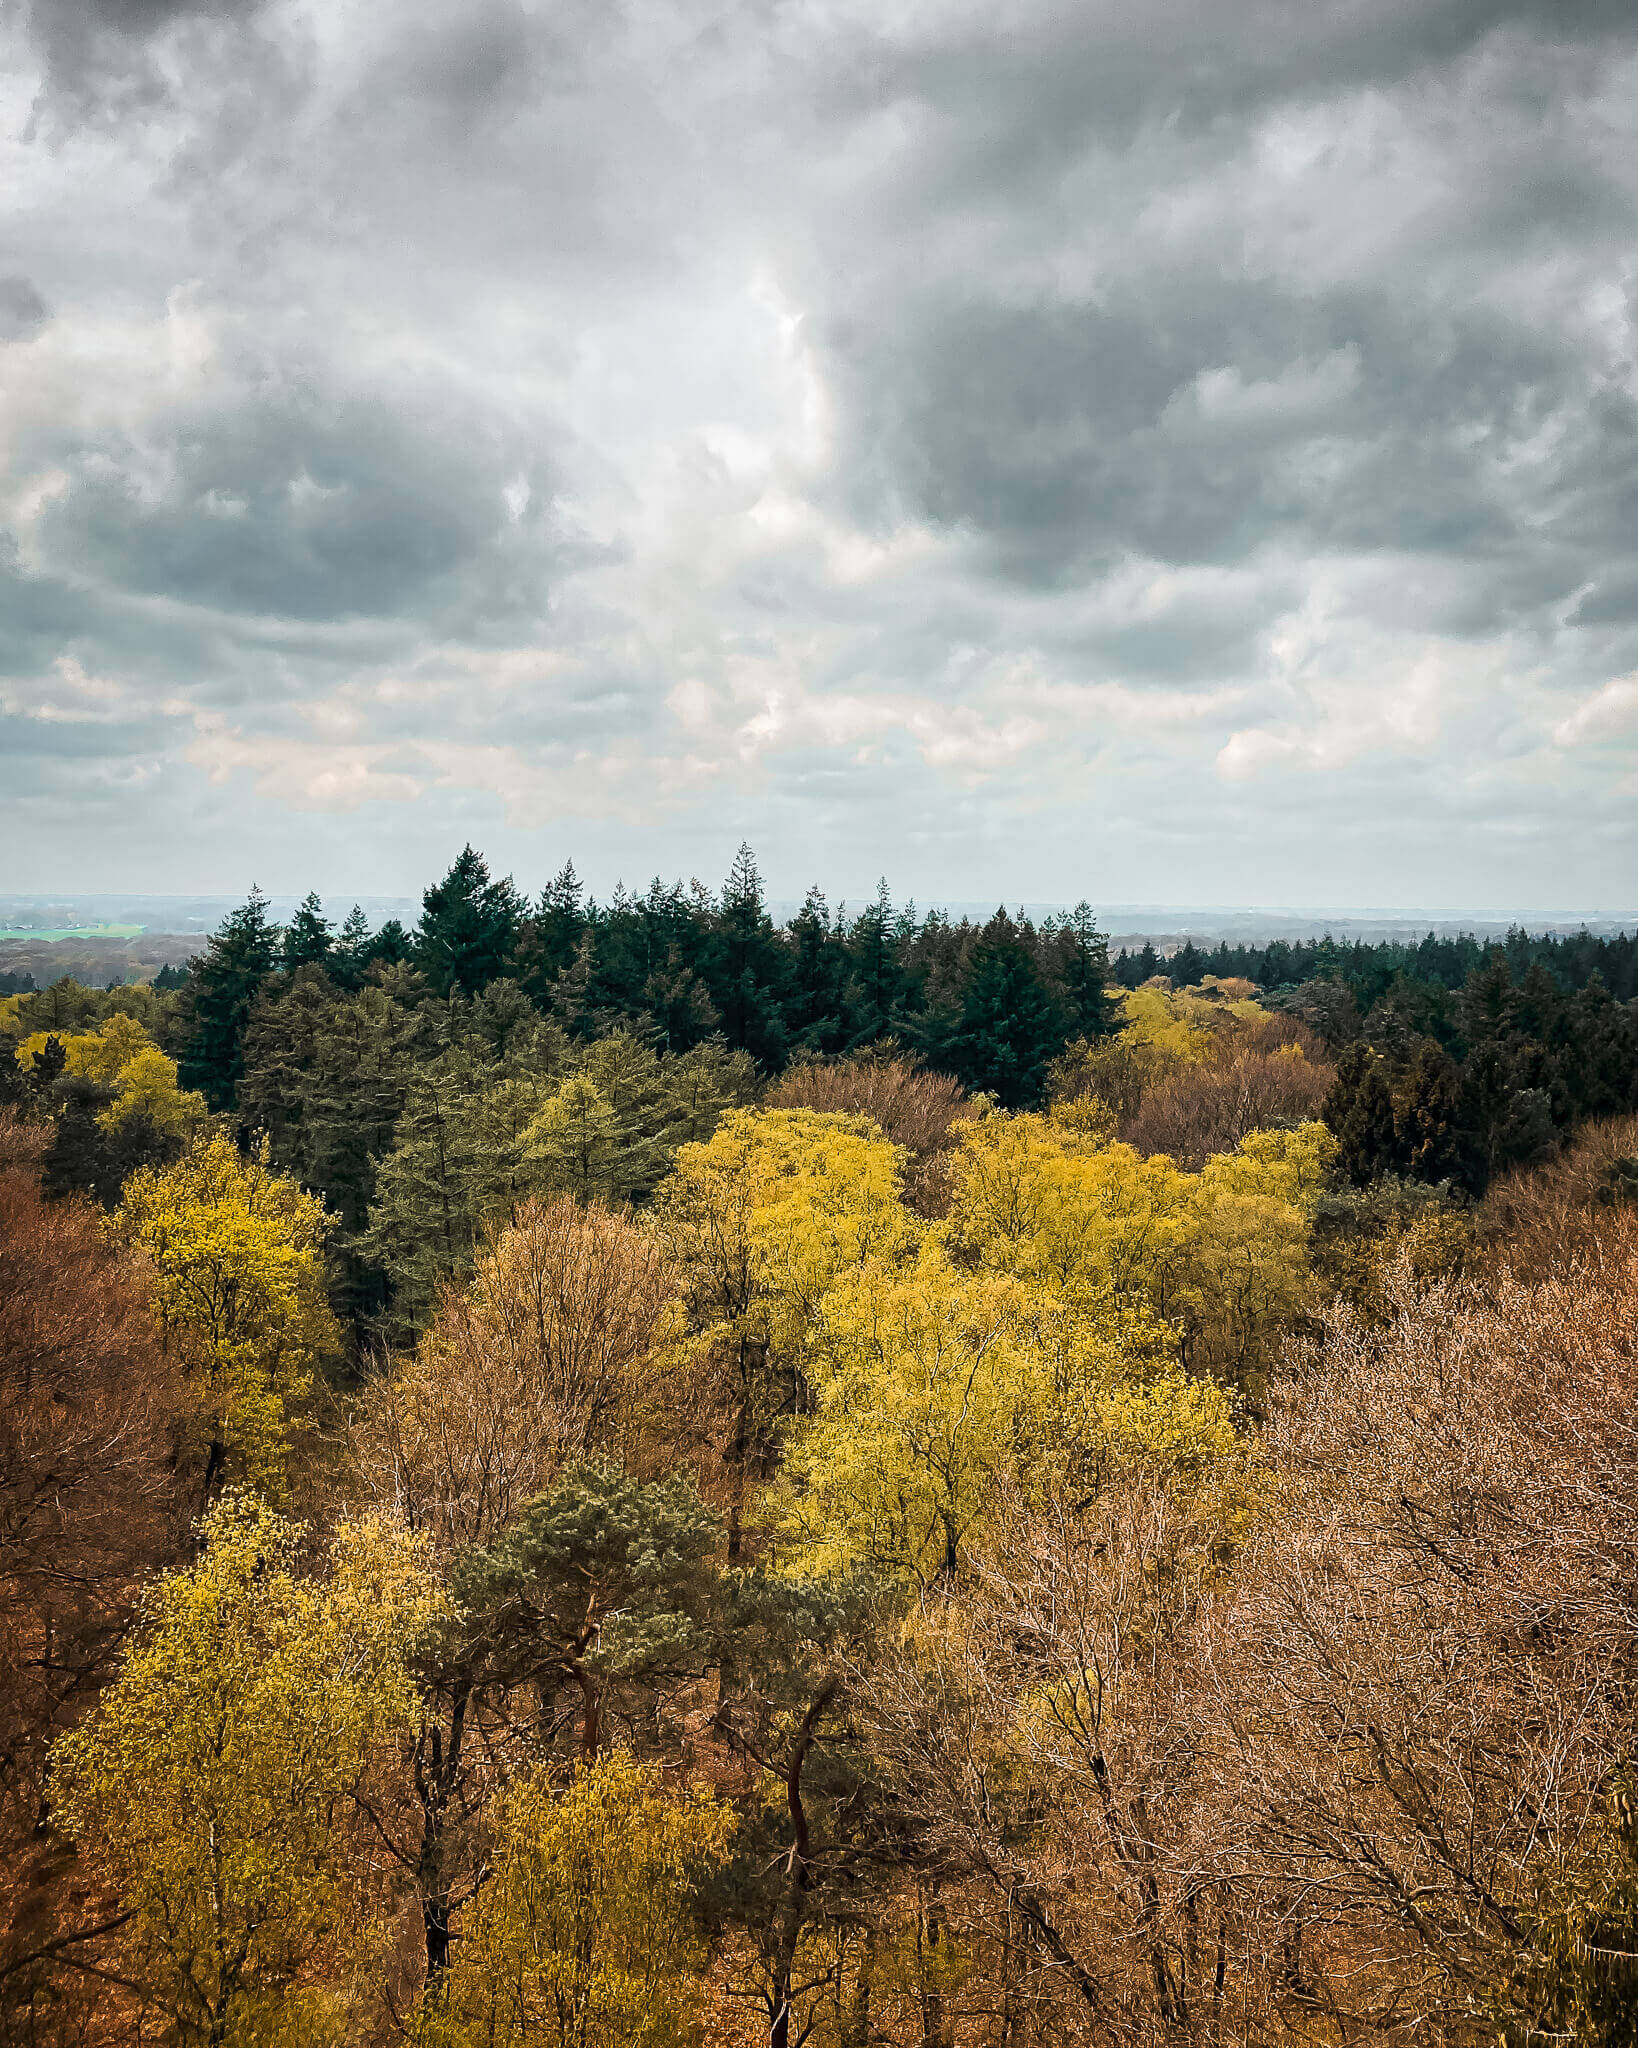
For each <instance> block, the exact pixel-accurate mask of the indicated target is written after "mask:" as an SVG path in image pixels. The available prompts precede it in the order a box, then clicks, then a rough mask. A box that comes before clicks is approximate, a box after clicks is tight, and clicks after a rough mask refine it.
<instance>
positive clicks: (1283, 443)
mask: <svg viewBox="0 0 1638 2048" xmlns="http://www.w3.org/2000/svg"><path fill="white" fill-rule="evenodd" d="M1635 319H1638V17H1635V15H1634V10H1633V7H1632V5H1631V0H1514V4H1504V0H1144V4H1143V5H1141V6H1136V5H1133V4H1132V0H1074V4H1050V0H970V4H969V0H746V4H734V0H261V4H259V0H33V5H32V9H31V8H30V5H29V4H28V0H11V4H9V5H5V6H0V463H3V470H0V882H3V885H4V886H5V887H7V888H9V889H12V890H28V889H36V890H49V889H62V890H66V889H77V890H91V889H101V890H178V891H184V890H186V891H194V890H204V891H207V892H210V893H216V894H223V895H231V894H234V893H237V892H238V891H240V890H242V889H243V888H244V887H246V886H248V884H249V883H250V882H251V881H252V880H253V879H254V880H256V881H259V882H260V883H261V884H262V885H263V886H264V887H266V888H269V889H272V890H276V891H299V890H303V889H306V888H308V887H317V888H319V889H320V890H322V891H323V892H324V893H325V894H326V895H330V894H332V893H333V894H343V895H344V894H346V893H347V892H349V891H351V892H355V893H374V894H408V893H413V892H415V891H417V890H419V888H420V887H421V886H422V885H423V884H424V883H425V882H427V881H428V880H430V879H432V878H433V876H435V875H436V874H437V873H438V872H440V871H441V870H442V869H443V868H444V867H445V866H447V864H448V862H449V860H450V858H451V857H452V856H453V855H454V853H455V852H457V851H458V850H459V848H460V846H461V844H462V843H463V842H464V841H467V840H471V841H472V842H473V843H474V844H476V845H478V846H479V847H481V848H482V849H483V850H484V851H485V852H486V853H487V855H488V856H489V858H490V860H491V862H492V864H493V865H494V866H495V867H496V868H497V869H505V870H510V871H512V872H513V873H515V874H516V876H517V878H518V880H519V882H520V883H521V884H523V885H524V886H525V887H529V888H537V887H539V886H540V885H541V884H542V883H543V882H544V881H545V880H547V879H548V878H549V877H550V876H551V875H552V874H553V873H555V872H556V870H557V869H558V868H559V867H560V866H561V865H562V863H563V861H564V860H565V859H566V858H569V857H571V856H572V857H573V859H574V861H575V863H576V865H577V867H578V869H579V871H580V872H581V874H582V875H583V876H584V877H586V878H587V879H589V880H590V881H591V882H592V883H593V885H594V886H596V887H598V888H599V889H601V890H604V891H606V890H607V889H608V887H609V886H610V885H611V884H612V883H613V882H614V881H615V879H617V878H619V877H624V878H625V879H626V880H627V881H628V882H632V883H635V884H639V885H640V884H642V883H643V882H646V880H647V879H648V877H649V876H651V875H654V874H657V873H658V874H663V875H664V876H666V877H667V878H669V877H671V876H674V875H682V876H685V877H686V876H690V875H699V876H701V877H703V878H704V879H706V880H707V881H711V882H716V881H718V880H720V879H721V877H722V875H723V874H724V873H725V871H726V869H727V867H728V865H729V862H730V860H731V858H732V856H733V853H734V849H735V847H736V846H737V845H738V843H739V842H740V840H742V839H748V840H749V841H750V842H751V844H752V845H753V846H754V847H755V848H756V850H757V853H758V856H759V859H760V862H761V866H762V870H763V873H764V875H765V877H766V878H767V881H768V884H769V886H770V888H771V890H772V892H773V893H774V894H776V895H779V896H797V895H800V894H801V892H802V890H803V889H804V888H805V887H806V886H807V885H808V884H809V883H810V882H813V881H818V882H821V883H822V884H824V885H825V886H826V888H827V889H828V890H829V891H830V893H831V896H832V899H833V900H835V899H836V898H838V897H847V898H850V899H851V900H853V901H857V900H859V899H860V898H861V897H863V896H864V895H866V894H867V893H869V892H870V891H871V890H872V889H873V887H874V884H875V880H876V877H877V876H878V875H879V874H884V873H885V874H886V875H887V876H888V877H889V878H890V880H891V882H892V883H893V886H894V889H895V892H896V893H897V894H898V895H899V896H900V897H901V898H902V897H903V896H905V895H911V894H913V895H915V896H917V897H919V898H920V899H921V900H923V901H927V900H937V899H949V898H973V899H979V900H989V899H994V898H997V897H1001V896H1005V897H1007V898H1009V899H1017V898H1019V897H1026V898H1030V899H1036V900H1043V899H1044V900H1053V901H1065V900H1067V901H1073V900H1075V899H1076V898H1079V897H1081V896H1085V897H1087V898H1089V899H1090V900H1091V901H1093V902H1094V903H1097V902H1098V901H1099V900H1100V899H1101V900H1104V901H1119V902H1123V903H1142V902H1161V901H1164V902H1172V903H1211V904H1226V903H1247V904H1257V903H1280V904H1327V905H1406V906H1416V905H1441V906H1451V905H1459V906H1470V907H1473V908H1476V909H1488V910H1494V911H1501V912H1517V913H1519V914H1522V915H1528V914H1530V913H1546V912H1549V911H1564V910H1584V911H1589V912H1595V911H1603V912H1615V913H1621V912H1625V911H1626V910H1628V909H1630V908H1634V907H1638V364H1635Z"/></svg>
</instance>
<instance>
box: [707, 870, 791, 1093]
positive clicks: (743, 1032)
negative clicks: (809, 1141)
mask: <svg viewBox="0 0 1638 2048" xmlns="http://www.w3.org/2000/svg"><path fill="white" fill-rule="evenodd" d="M715 937H716V947H715V955H716V957H715V959H714V961H713V962H712V973H711V998H712V1001H713V1002H714V1004H715V1006H716V1011H717V1015H718V1016H719V1017H720V1018H721V1019H722V1032H723V1036H724V1038H725V1039H726V1040H727V1042H728V1045H729V1047H730V1049H731V1050H733V1051H736V1052H738V1051H744V1052H748V1053H749V1054H750V1055H751V1057H752V1058H753V1059H754V1060H755V1061H756V1062H757V1063H758V1065H759V1066H761V1067H762V1068H763V1069H764V1070H765V1071H772V1070H775V1069H777V1068H778V1067H779V1066H780V1065H782V1064H783V1061H784V1057H785V1026H784V1022H783V1019H782V1017H781V1014H780V1012H781V1002H780V995H781V990H782V984H783V981H784V966H785V963H784V957H783V953H782V950H781V948H780V946H779V943H778V941H777V939H776V938H775V936H774V928H773V920H772V919H771V918H770V917H769V915H768V912H767V907H766V905H765V904H764V902H763V896H762V877H761V875H760V873H759V872H758V870H757V865H756V855H755V854H754V853H752V851H751V849H750V847H749V846H747V845H745V844H744V843H743V842H742V843H741V845H740V849H739V851H738V853H737V854H735V856H734V864H733V866H732V867H731V868H730V869H729V871H728V879H727V881H726V882H725V883H724V884H723V890H722V899H721V901H720V903H719V904H718V906H717V916H716V930H715Z"/></svg>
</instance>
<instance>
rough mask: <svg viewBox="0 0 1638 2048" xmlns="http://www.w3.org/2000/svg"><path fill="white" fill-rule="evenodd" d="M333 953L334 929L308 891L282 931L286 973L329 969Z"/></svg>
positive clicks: (311, 893) (316, 896) (311, 891)
mask: <svg viewBox="0 0 1638 2048" xmlns="http://www.w3.org/2000/svg"><path fill="white" fill-rule="evenodd" d="M334 950H335V930H334V927H333V926H332V925H331V923H330V920H329V919H328V918H327V917H326V916H325V915H324V905H323V904H322V903H321V902H320V900H319V898H318V895H317V893H316V892H315V891H313V890H311V889H309V890H308V892H307V894H306V895H305V896H304V897H303V898H302V901H301V906H300V908H299V909H298V910H297V912H296V914H295V916H294V917H293V918H292V919H291V920H290V923H289V925H288V926H287V927H286V928H285V934H284V965H285V968H286V971H287V972H293V971H294V970H295V969H296V968H298V967H307V966H313V967H328V966H329V964H330V957H331V954H332V953H333V952H334Z"/></svg>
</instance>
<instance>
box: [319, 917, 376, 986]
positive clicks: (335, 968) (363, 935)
mask: <svg viewBox="0 0 1638 2048" xmlns="http://www.w3.org/2000/svg"><path fill="white" fill-rule="evenodd" d="M369 961H370V920H369V919H368V918H367V917H366V916H365V915H364V912H363V911H362V909H360V907H359V906H358V904H356V903H355V904H354V905H353V907H352V909H351V910H349V911H348V913H347V915H346V917H345V919H344V920H343V921H342V926H341V930H340V931H339V932H338V933H337V934H336V943H335V949H334V951H333V953H332V955H331V957H330V959H329V960H328V961H327V962H326V965H327V966H328V968H329V971H330V973H331V975H332V977H333V978H334V979H335V980H336V981H337V982H338V983H339V984H340V985H341V987H343V988H357V987H358V986H359V985H360V983H361V982H362V981H363V979H364V972H365V969H366V968H367V967H368V966H369Z"/></svg>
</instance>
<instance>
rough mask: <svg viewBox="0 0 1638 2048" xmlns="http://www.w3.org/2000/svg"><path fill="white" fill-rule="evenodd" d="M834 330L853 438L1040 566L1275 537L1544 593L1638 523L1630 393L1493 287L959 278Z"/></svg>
mask: <svg viewBox="0 0 1638 2048" xmlns="http://www.w3.org/2000/svg"><path fill="white" fill-rule="evenodd" d="M834 346H835V351H836V355H837V358H838V360H839V362H840V364H841V366H842V368H843V371H844V373H845V375H846V377H847V382H848V388H849V390H850V392H851V394H852V400H853V405H854V408H855V425H856V432H857V434H858V437H859V441H860V443H861V444H862V445H863V446H864V447H868V448H871V449H873V450H875V451H877V454H878V458H879V459H882V460H883V461H884V462H885V467H886V471H887V473H888V475H889V476H890V477H891V479H892V481H893V482H894V483H895V484H896V485H897V486H898V488H899V489H900V490H902V491H903V492H905V493H906V494H907V495H908V496H909V498H910V499H911V501H912V503H913V504H914V506H915V508H916V509H917V510H918V511H919V512H921V513H923V514H925V515H926V516H927V517H929V518H931V519H933V520H935V521H938V522H940V523H941V524H949V525H959V526H964V527H969V528H971V529H973V530H974V531H976V532H979V533H981V534H983V535H984V536H985V537H986V538H987V539H988V540H989V541H990V542H991V544H992V546H993V548H994V553H995V558H996V562H997V565H998V566H999V567H1000V568H1001V569H1002V570H1003V571H1004V572H1005V573H1008V574H1011V575H1015V576H1017V577H1019V578H1021V579H1024V580H1027V581H1035V580H1043V581H1050V580H1054V579H1061V578H1065V577H1076V578H1079V577H1083V576H1085V575H1087V574H1089V573H1092V572H1094V571H1095V570H1096V569H1097V568H1098V567H1100V566H1101V565H1103V564H1106V563H1107V561H1108V560H1109V559H1110V558H1111V557H1112V556H1116V555H1119V554H1120V553H1122V552H1125V551H1128V550H1138V551H1141V552H1142V553H1144V554H1147V555H1150V556H1152V557H1154V558H1155V559H1157V560H1161V561H1168V562H1225V561H1235V560H1240V559H1243V558H1244V557H1245V556H1247V555H1248V554H1250V553H1252V552H1254V551H1255V550H1256V549H1258V548H1260V547H1264V546H1266V545H1268V544H1269V543H1270V542H1271V541H1279V542H1281V543H1284V544H1287V545H1297V546H1302V547H1309V548H1322V549H1342V550H1373V549H1382V548H1393V549H1404V550H1409V551H1416V552H1420V551H1430V552H1445V551H1457V552H1461V553H1465V554H1468V555H1470V556H1472V557H1474V558H1475V559H1476V561H1479V562H1488V561H1495V560H1498V559H1500V560H1503V561H1505V562H1506V563H1507V566H1508V573H1509V577H1511V576H1512V575H1513V574H1514V573H1516V571H1517V569H1518V568H1520V567H1522V569H1523V572H1524V574H1525V577H1526V582H1527V586H1528V588H1527V592H1517V593H1516V595H1517V596H1519V597H1525V596H1527V601H1528V602H1530V603H1533V604H1540V603H1547V602H1551V601H1553V600H1554V599H1555V598H1558V597H1561V596H1564V595H1566V594H1567V593H1568V592H1570V591H1571V590H1573V589H1575V588H1576V587H1577V585H1578V584H1579V582H1580V581H1581V580H1582V578H1583V576H1584V574H1585V570H1586V566H1587V555H1586V550H1587V549H1588V548H1589V547H1600V546H1602V547H1605V548H1614V547H1618V546H1621V545H1624V541H1625V537H1626V535H1627V534H1628V533H1630V531H1631V530H1632V529H1631V524H1630V521H1631V514H1632V511H1633V509H1634V507H1633V503H1632V489H1633V484H1634V480H1635V479H1638V406H1635V405H1634V403H1633V400H1632V398H1631V397H1630V396H1629V395H1628V394H1627V393H1625V392H1624V391H1621V390H1619V389H1617V388H1615V387H1614V386H1613V383H1612V382H1611V381H1610V380H1608V379H1606V378H1602V377H1599V376H1598V375H1597V373H1594V372H1590V371H1589V370H1588V369H1587V367H1586V366H1585V365H1584V364H1583V363H1582V362H1580V361H1579V360H1577V359H1576V357H1575V356H1573V355H1572V354H1570V353H1569V352H1567V351H1563V350H1559V349H1556V348H1555V347H1554V346H1553V345H1552V344H1551V342H1550V341H1549V340H1547V339H1545V338H1543V337H1542V336H1541V335H1539V334H1537V333H1533V332H1531V331H1528V330H1525V329H1522V328H1520V327H1518V326H1516V325H1514V324H1511V323H1509V322H1507V321H1505V320H1502V319H1499V318H1497V317H1495V316H1493V315H1488V314H1485V313H1483V312H1481V311H1467V310H1463V311H1458V312H1456V313H1454V314H1447V315H1446V316H1444V317H1440V316H1439V315H1437V314H1434V315H1430V314H1429V313H1428V311H1427V310H1426V309H1425V308H1418V307H1416V306H1415V305H1414V304H1412V305H1409V306H1407V305H1405V304H1404V303H1403V302H1400V303H1397V304H1396V303H1390V301H1389V298H1388V296H1387V295H1386V294H1380V295H1375V296H1364V295H1361V294H1358V293H1354V292H1348V291H1332V292H1322V293H1317V294H1313V295H1309V296H1304V297H1299V296H1296V295H1295V294H1293V293H1291V292H1289V291H1283V290H1277V289H1274V288H1270V287H1258V286H1255V285H1249V284H1246V283H1244V282H1241V281H1239V280H1235V279H1230V278H1223V277H1210V276H1207V277H1198V276H1196V277H1190V278H1185V279H1181V280H1172V279H1168V280H1155V279H1150V280H1147V281H1146V285H1145V288H1144V289H1143V290H1142V291H1141V293H1140V292H1138V291H1135V290H1134V291H1133V292H1131V293H1130V294H1129V295H1128V299H1127V303H1126V304H1124V305H1115V306H1111V305H1109V304H1108V303H1102V304H1100V303H1087V302H1083V303H1080V304H1075V305H1062V304H1060V305H1047V306H1030V307H997V306H994V305H987V304H985V303H984V302H983V301H982V299H979V298H976V297H973V296H969V297H966V298H962V299H955V300H954V301H950V300H945V301H944V302H942V303H934V304H933V305H930V306H926V307H917V308H915V309H914V311H913V312H912V313H911V315H910V317H909V319H908V320H906V319H904V317H903V309H900V317H899V319H898V320H897V321H896V322H895V324H894V326H893V327H892V328H891V329H889V330H888V331H887V332H885V333H874V334H861V333H860V332H859V331H858V329H857V328H855V329H853V330H852V331H848V330H843V331H842V332H841V333H839V334H838V335H837V337H836V340H835V344H834ZM1566 408H1573V409H1574V411H1575V413H1576V416H1577V418H1576V424H1575V426H1574V427H1573V428H1572V429H1571V430H1570V431H1569V433H1568V435H1567V439H1566V445H1564V446H1562V447H1560V448H1558V449H1557V450H1555V452H1554V454H1553V456H1552V458H1551V460H1550V461H1548V462H1546V463H1545V464H1543V465H1541V466H1540V467H1539V468H1538V469H1537V470H1535V471H1534V472H1533V473H1531V474H1529V475H1528V476H1526V477H1523V478H1520V477H1518V476H1517V475H1516V474H1515V470H1514V466H1513V457H1514V456H1515V455H1516V453H1517V451H1518V449H1519V448H1520V447H1521V445H1523V444H1524V443H1527V442H1528V441H1529V440H1530V439H1531V438H1532V437H1533V436H1534V435H1536V434H1538V433H1540V432H1541V430H1542V429H1543V427H1544V426H1545V425H1546V424H1547V423H1548V422H1550V421H1551V420H1552V419H1553V418H1554V416H1555V415H1557V414H1560V413H1561V412H1563V411H1564V410H1565V409H1566ZM861 468H863V464H861ZM1508 602H1509V600H1508V598H1507V596H1506V595H1505V592H1504V589H1503V587H1502V586H1500V585H1498V586H1497V587H1496V588H1495V591H1494V603H1495V604H1496V606H1497V607H1499V608H1504V607H1505V606H1506V604H1507V603H1508ZM1486 623H1489V624H1494V623H1496V620H1495V618H1491V619H1489V620H1488V621H1486Z"/></svg>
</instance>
